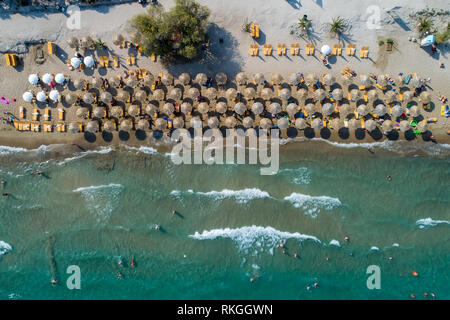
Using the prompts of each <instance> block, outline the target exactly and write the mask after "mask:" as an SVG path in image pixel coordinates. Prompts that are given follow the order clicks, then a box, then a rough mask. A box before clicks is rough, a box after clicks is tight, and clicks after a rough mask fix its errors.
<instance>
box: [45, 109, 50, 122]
mask: <svg viewBox="0 0 450 320" xmlns="http://www.w3.org/2000/svg"><path fill="white" fill-rule="evenodd" d="M44 120H45V121H49V120H50V109H49V108H45V111H44Z"/></svg>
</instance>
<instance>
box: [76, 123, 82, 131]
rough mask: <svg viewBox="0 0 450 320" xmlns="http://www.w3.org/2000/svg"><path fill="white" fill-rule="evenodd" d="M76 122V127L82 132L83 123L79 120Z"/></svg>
mask: <svg viewBox="0 0 450 320" xmlns="http://www.w3.org/2000/svg"><path fill="white" fill-rule="evenodd" d="M77 124H78V129H79V130H80V132H83V124H82V123H81V122H77Z"/></svg>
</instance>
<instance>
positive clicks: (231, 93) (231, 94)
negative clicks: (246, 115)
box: [225, 88, 237, 100]
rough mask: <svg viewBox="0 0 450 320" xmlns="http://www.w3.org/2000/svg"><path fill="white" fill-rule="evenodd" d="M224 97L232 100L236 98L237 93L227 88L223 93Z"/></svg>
mask: <svg viewBox="0 0 450 320" xmlns="http://www.w3.org/2000/svg"><path fill="white" fill-rule="evenodd" d="M225 95H226V96H227V98H228V99H230V100H231V99H234V98H236V96H237V91H236V89H234V88H229V89H227V91H226V92H225Z"/></svg>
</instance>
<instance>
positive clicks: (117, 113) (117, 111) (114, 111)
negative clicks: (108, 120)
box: [111, 106, 123, 118]
mask: <svg viewBox="0 0 450 320" xmlns="http://www.w3.org/2000/svg"><path fill="white" fill-rule="evenodd" d="M111 115H112V116H113V117H116V118H120V117H121V116H123V109H122V107H120V106H114V107H112V108H111Z"/></svg>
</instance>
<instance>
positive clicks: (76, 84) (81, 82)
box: [73, 79, 84, 89]
mask: <svg viewBox="0 0 450 320" xmlns="http://www.w3.org/2000/svg"><path fill="white" fill-rule="evenodd" d="M83 85H84V80H81V79H76V80H75V81H74V82H73V86H74V87H75V89H81V88H83Z"/></svg>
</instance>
